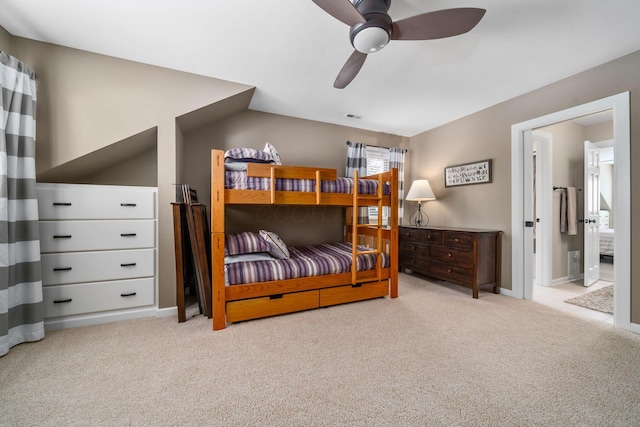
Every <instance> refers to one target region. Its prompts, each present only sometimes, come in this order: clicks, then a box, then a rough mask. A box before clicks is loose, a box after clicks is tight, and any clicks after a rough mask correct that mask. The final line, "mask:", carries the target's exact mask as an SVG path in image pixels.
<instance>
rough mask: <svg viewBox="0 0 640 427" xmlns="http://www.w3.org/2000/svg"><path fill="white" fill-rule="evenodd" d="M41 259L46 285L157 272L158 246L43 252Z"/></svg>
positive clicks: (113, 278)
mask: <svg viewBox="0 0 640 427" xmlns="http://www.w3.org/2000/svg"><path fill="white" fill-rule="evenodd" d="M41 260H42V261H41V262H42V284H43V286H48V285H60V284H68V283H82V282H94V281H104V280H119V279H131V278H136V277H147V276H154V275H155V249H137V250H127V251H96V252H66V253H54V254H42V256H41Z"/></svg>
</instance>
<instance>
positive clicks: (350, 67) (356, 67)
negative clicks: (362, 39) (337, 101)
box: [333, 50, 367, 89]
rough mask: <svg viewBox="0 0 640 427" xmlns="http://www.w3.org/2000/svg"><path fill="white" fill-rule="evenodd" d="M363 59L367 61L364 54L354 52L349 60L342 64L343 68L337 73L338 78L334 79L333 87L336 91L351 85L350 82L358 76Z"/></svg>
mask: <svg viewBox="0 0 640 427" xmlns="http://www.w3.org/2000/svg"><path fill="white" fill-rule="evenodd" d="M365 59H367V54H366V53H361V52H358V51H357V50H354V51H353V53H352V54H351V56H350V57H349V59H347V62H346V63H345V64H344V67H342V70H340V72H339V73H338V77H336V81H335V83H333V87H335V88H336V89H344V88H345V87H347V85H348V84H349V83H351V80H353V79H354V77H355V76H356V75H358V72H359V71H360V68H362V64H364V60H365Z"/></svg>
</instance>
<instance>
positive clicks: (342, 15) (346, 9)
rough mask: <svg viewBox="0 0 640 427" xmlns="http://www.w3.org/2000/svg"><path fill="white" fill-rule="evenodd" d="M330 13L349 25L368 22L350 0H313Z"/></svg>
mask: <svg viewBox="0 0 640 427" xmlns="http://www.w3.org/2000/svg"><path fill="white" fill-rule="evenodd" d="M312 1H313V2H314V3H315V4H317V5H318V6H320V8H321V9H322V10H324V11H325V12H327V13H328V14H329V15H331V16H333V17H334V18H336V19H337V20H338V21H342V22H344V23H345V24H347V25H349V26H353V25H355V24H364V23H365V22H367V21H366V20H365V19H364V18H363V16H362V15H361V14H360V12H358V9H356V8H355V6H354V5H353V4H352V3H351V2H350V1H349V0H312Z"/></svg>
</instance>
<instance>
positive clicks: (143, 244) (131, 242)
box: [40, 220, 156, 253]
mask: <svg viewBox="0 0 640 427" xmlns="http://www.w3.org/2000/svg"><path fill="white" fill-rule="evenodd" d="M155 244H156V223H155V221H154V220H122V221H118V220H116V221H40V251H41V252H42V253H48V252H77V251H96V250H107V249H139V248H152V247H154V246H155Z"/></svg>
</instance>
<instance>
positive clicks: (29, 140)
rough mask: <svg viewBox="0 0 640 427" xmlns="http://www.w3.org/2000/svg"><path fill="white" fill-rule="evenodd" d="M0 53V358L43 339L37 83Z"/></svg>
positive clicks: (24, 68) (32, 75)
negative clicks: (38, 192)
mask: <svg viewBox="0 0 640 427" xmlns="http://www.w3.org/2000/svg"><path fill="white" fill-rule="evenodd" d="M35 78H36V77H35V73H34V72H33V71H31V70H30V69H29V67H27V66H26V65H25V64H24V63H22V62H21V61H19V60H17V59H16V58H14V57H12V56H9V55H7V54H5V53H4V52H0V104H1V105H2V117H1V120H0V356H3V355H5V354H7V353H8V352H9V349H10V348H11V347H13V346H15V345H17V344H20V343H23V342H28V341H38V340H40V339H42V338H44V320H43V304H42V272H41V269H40V236H39V226H38V201H37V198H36V162H35V149H36V142H35V136H36V135H35V133H36V119H35V114H36V80H35Z"/></svg>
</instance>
